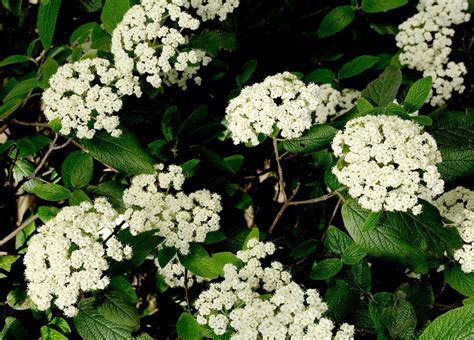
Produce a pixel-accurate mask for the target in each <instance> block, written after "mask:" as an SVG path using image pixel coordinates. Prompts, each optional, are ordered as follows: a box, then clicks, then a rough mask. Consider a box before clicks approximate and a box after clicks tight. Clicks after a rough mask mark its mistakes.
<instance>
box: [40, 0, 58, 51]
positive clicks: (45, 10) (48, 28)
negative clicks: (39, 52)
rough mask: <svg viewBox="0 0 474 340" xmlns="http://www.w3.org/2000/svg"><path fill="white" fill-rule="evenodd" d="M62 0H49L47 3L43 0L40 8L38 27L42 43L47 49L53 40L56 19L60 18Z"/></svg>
mask: <svg viewBox="0 0 474 340" xmlns="http://www.w3.org/2000/svg"><path fill="white" fill-rule="evenodd" d="M59 7H61V0H49V1H48V3H47V4H45V3H44V2H43V1H42V2H41V4H40V6H39V9H38V20H37V23H36V25H37V27H38V33H39V36H40V39H41V44H42V45H43V47H44V49H45V50H47V49H48V48H49V47H50V46H51V43H52V42H53V36H54V31H55V29H56V20H57V18H58V13H59Z"/></svg>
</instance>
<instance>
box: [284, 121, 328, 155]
mask: <svg viewBox="0 0 474 340" xmlns="http://www.w3.org/2000/svg"><path fill="white" fill-rule="evenodd" d="M336 133H337V129H335V128H333V127H332V126H329V125H325V124H318V125H315V126H313V127H312V128H311V129H309V130H308V131H306V132H305V133H304V134H303V135H302V136H301V137H298V138H293V139H288V140H285V141H284V142H283V147H284V148H285V149H286V150H287V151H288V152H297V153H306V152H313V151H316V150H320V149H323V148H325V147H327V146H328V145H329V144H330V143H331V141H332V139H333V138H334V136H335V135H336Z"/></svg>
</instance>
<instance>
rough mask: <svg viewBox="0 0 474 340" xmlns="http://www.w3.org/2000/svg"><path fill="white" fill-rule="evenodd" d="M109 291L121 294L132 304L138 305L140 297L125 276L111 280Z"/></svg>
mask: <svg viewBox="0 0 474 340" xmlns="http://www.w3.org/2000/svg"><path fill="white" fill-rule="evenodd" d="M107 289H108V290H112V291H116V292H120V293H121V294H122V296H123V297H126V299H127V300H128V301H129V302H130V303H132V304H136V303H137V302H138V296H137V293H136V292H135V289H134V288H133V287H132V285H131V283H130V282H128V280H127V279H126V278H124V277H123V276H117V277H114V278H113V279H111V280H110V284H109V286H108V287H107Z"/></svg>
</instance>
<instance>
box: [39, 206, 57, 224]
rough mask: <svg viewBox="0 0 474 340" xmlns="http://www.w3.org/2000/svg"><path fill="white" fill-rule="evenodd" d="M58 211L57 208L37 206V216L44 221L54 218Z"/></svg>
mask: <svg viewBox="0 0 474 340" xmlns="http://www.w3.org/2000/svg"><path fill="white" fill-rule="evenodd" d="M58 212H59V208H56V207H48V206H42V207H39V208H38V217H39V219H40V220H41V222H43V223H46V222H47V221H49V220H50V219H52V218H54V217H55V216H56V215H57V214H58Z"/></svg>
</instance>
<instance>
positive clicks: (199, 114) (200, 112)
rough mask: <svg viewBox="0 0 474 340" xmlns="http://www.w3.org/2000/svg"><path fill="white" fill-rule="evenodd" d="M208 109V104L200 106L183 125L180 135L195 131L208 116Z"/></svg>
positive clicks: (180, 128)
mask: <svg viewBox="0 0 474 340" xmlns="http://www.w3.org/2000/svg"><path fill="white" fill-rule="evenodd" d="M208 114H209V112H208V107H207V105H206V104H203V105H199V106H198V107H197V108H196V109H195V110H194V111H193V112H192V113H191V114H190V115H189V116H188V117H187V118H186V119H185V120H184V122H183V124H181V126H180V127H179V132H178V135H180V134H187V133H189V132H191V131H192V130H194V129H195V128H196V126H198V124H200V123H201V122H203V121H204V120H205V119H206V117H207V116H208Z"/></svg>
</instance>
